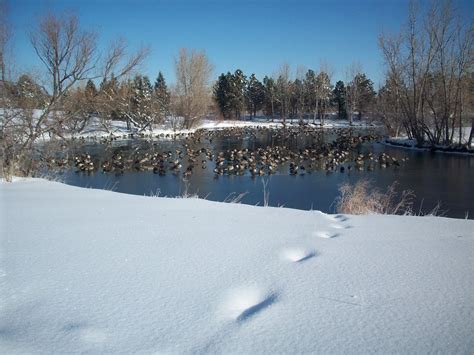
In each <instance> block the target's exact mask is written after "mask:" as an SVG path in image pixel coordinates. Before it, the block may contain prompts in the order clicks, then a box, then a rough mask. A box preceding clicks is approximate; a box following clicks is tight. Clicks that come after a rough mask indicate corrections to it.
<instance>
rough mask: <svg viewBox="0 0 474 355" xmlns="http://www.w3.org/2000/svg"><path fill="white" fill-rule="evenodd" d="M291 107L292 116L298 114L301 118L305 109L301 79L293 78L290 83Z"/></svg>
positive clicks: (303, 88)
mask: <svg viewBox="0 0 474 355" xmlns="http://www.w3.org/2000/svg"><path fill="white" fill-rule="evenodd" d="M291 108H292V117H294V116H298V117H299V119H300V120H302V119H303V115H304V110H305V87H304V83H303V81H302V80H301V79H295V81H294V82H293V84H292V95H291Z"/></svg>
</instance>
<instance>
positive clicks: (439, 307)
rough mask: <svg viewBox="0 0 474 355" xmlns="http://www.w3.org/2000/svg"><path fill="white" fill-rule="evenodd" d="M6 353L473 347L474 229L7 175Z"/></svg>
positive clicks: (2, 271) (2, 334)
mask: <svg viewBox="0 0 474 355" xmlns="http://www.w3.org/2000/svg"><path fill="white" fill-rule="evenodd" d="M0 207H1V213H0V235H1V237H0V247H1V249H0V251H1V254H0V290H1V298H0V353H53V352H54V353H69V352H92V353H104V352H107V353H118V352H121V353H130V352H145V353H304V352H316V353H373V352H375V353H394V352H397V353H407V352H409V353H433V352H440V353H457V354H461V353H466V354H467V353H472V349H473V348H474V222H473V221H469V220H458V219H449V218H437V217H400V216H374V215H371V216H345V215H326V214H324V213H321V212H318V211H300V210H291V209H285V208H263V207H253V206H246V205H236V204H225V203H216V202H210V201H205V200H199V199H167V198H156V197H141V196H133V195H125V194H119V193H115V192H110V191H100V190H92V189H82V188H77V187H72V186H67V185H63V184H60V183H57V182H49V181H45V180H39V179H20V180H17V181H15V182H13V183H0Z"/></svg>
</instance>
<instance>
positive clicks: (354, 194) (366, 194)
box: [336, 180, 415, 215]
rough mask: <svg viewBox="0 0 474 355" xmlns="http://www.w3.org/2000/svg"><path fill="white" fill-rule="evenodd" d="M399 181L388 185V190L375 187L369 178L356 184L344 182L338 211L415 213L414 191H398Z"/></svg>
mask: <svg viewBox="0 0 474 355" xmlns="http://www.w3.org/2000/svg"><path fill="white" fill-rule="evenodd" d="M396 186H397V182H394V183H393V184H391V185H390V186H388V187H387V191H386V192H381V191H380V190H378V189H377V188H374V187H373V186H372V184H371V183H370V182H369V181H368V180H359V181H358V182H357V183H356V184H355V185H350V184H343V185H341V186H340V187H339V192H340V196H339V197H338V198H337V199H336V208H337V212H338V213H345V214H401V215H412V214H413V199H414V197H415V195H414V193H413V191H411V190H403V191H402V192H401V193H397V192H396Z"/></svg>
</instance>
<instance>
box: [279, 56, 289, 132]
mask: <svg viewBox="0 0 474 355" xmlns="http://www.w3.org/2000/svg"><path fill="white" fill-rule="evenodd" d="M277 75H278V77H277V79H276V89H277V90H276V91H277V95H276V99H277V102H278V104H279V107H280V117H281V119H282V120H283V124H285V123H286V117H287V115H288V111H289V107H290V98H291V81H290V80H291V69H290V65H289V64H288V63H286V62H285V63H283V64H282V66H281V67H280V70H279V71H278V73H277Z"/></svg>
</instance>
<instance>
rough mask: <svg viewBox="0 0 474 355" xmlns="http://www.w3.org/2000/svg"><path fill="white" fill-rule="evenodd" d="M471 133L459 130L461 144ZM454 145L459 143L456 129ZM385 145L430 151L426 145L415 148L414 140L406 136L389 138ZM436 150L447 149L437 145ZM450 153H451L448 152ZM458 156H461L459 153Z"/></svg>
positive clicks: (469, 128)
mask: <svg viewBox="0 0 474 355" xmlns="http://www.w3.org/2000/svg"><path fill="white" fill-rule="evenodd" d="M470 133H471V127H470V126H469V127H462V129H461V144H465V145H467V143H468V140H469V135H470ZM454 143H459V134H458V132H457V129H456V133H455V135H454ZM385 144H388V145H396V146H398V147H402V148H407V149H413V150H430V149H431V148H432V147H431V146H430V145H429V144H427V145H426V147H422V148H420V147H417V142H416V139H409V138H408V137H407V136H399V137H390V138H389V139H387V140H386V141H385ZM436 148H439V150H438V151H442V150H443V149H446V148H449V147H448V146H446V145H437V146H436ZM470 148H471V149H472V148H474V142H472V143H471V146H470ZM450 153H452V152H450ZM458 154H463V153H461V152H459V153H458Z"/></svg>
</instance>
